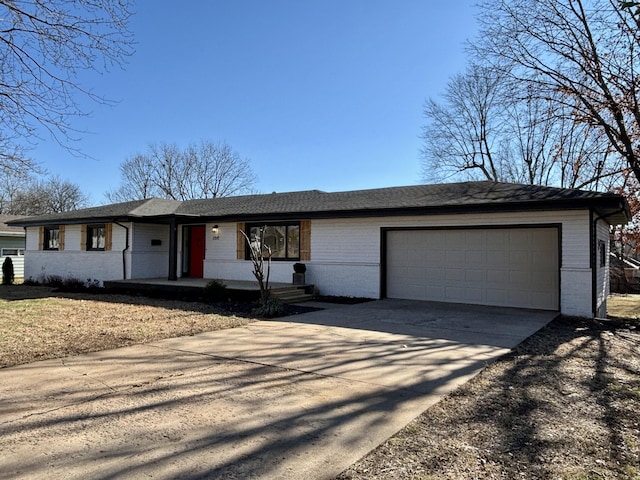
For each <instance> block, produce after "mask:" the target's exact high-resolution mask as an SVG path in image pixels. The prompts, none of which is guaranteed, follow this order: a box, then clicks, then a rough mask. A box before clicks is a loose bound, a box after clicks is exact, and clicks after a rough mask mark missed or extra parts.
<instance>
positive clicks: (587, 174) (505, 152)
mask: <svg viewBox="0 0 640 480" xmlns="http://www.w3.org/2000/svg"><path fill="white" fill-rule="evenodd" d="M507 72H508V69H506V67H505V66H504V65H502V66H501V67H500V68H495V67H491V66H482V67H479V66H474V65H472V66H471V67H469V69H468V70H467V72H466V73H465V74H464V75H456V76H454V77H452V79H451V80H450V81H449V83H448V86H447V90H446V93H445V95H444V101H443V102H442V103H437V102H435V101H434V100H429V101H428V102H427V104H426V105H425V111H424V114H425V118H426V119H427V123H426V125H425V127H424V130H423V140H424V148H423V151H422V154H423V163H422V175H423V177H424V179H425V180H427V181H432V180H440V179H442V178H449V177H454V178H462V179H485V180H493V181H510V182H518V183H528V184H539V185H558V186H562V187H569V188H581V187H585V186H590V187H591V188H598V187H600V188H602V187H603V185H601V184H602V183H607V180H612V179H613V178H614V177H615V175H617V174H619V173H620V171H621V169H622V165H621V162H619V161H618V160H619V158H620V157H619V156H617V155H610V153H611V152H610V150H611V147H610V146H609V144H608V142H607V140H606V138H605V137H604V135H603V134H602V133H601V132H600V131H599V130H594V129H593V128H592V127H591V126H589V125H586V124H584V123H581V122H577V121H576V119H575V118H574V117H573V111H574V109H573V108H569V107H567V106H566V103H567V101H566V99H565V100H564V101H560V100H559V99H558V98H556V97H557V96H560V95H562V94H560V93H555V94H554V96H549V95H547V96H544V97H541V96H539V95H537V90H536V86H535V84H533V83H531V82H527V81H524V80H514V79H513V77H511V76H510V75H508V74H507ZM607 185H608V183H607Z"/></svg>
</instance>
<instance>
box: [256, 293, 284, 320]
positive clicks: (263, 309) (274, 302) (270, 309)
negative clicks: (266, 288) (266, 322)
mask: <svg viewBox="0 0 640 480" xmlns="http://www.w3.org/2000/svg"><path fill="white" fill-rule="evenodd" d="M251 313H252V314H253V315H255V316H257V317H262V318H273V317H281V316H282V315H283V314H284V304H283V303H282V301H281V300H278V299H277V298H269V299H267V301H266V302H264V303H263V304H261V305H260V306H259V307H257V308H254V309H253V310H252V312H251Z"/></svg>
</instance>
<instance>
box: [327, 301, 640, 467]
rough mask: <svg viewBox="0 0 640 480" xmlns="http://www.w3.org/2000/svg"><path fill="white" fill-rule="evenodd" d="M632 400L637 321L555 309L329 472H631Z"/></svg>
mask: <svg viewBox="0 0 640 480" xmlns="http://www.w3.org/2000/svg"><path fill="white" fill-rule="evenodd" d="M638 298H640V297H637V298H636V299H635V301H636V302H638ZM613 303H614V304H615V303H616V302H615V301H614V302H613ZM635 305H636V307H634V306H633V305H631V306H630V308H637V305H638V303H636V304H635ZM616 308H617V307H616ZM638 405H640V333H639V331H638V321H637V320H635V321H634V320H631V321H621V320H619V319H618V321H615V322H591V321H578V320H574V319H569V318H559V319H557V320H555V321H554V322H552V323H551V324H549V325H548V326H547V327H545V328H544V329H542V330H541V331H540V332H538V333H537V334H535V335H534V336H532V337H530V338H529V339H528V340H526V341H525V342H523V343H522V344H520V345H519V346H518V347H517V348H516V349H515V350H514V351H512V352H511V353H510V354H508V355H506V356H505V357H503V358H502V359H501V360H499V361H498V362H496V363H494V364H493V365H491V366H489V367H487V368H486V369H485V370H483V371H482V372H481V373H480V374H479V375H478V376H476V377H475V378H474V379H472V380H471V381H470V382H468V383H467V384H465V385H463V386H462V387H461V388H459V389H457V390H456V391H455V392H453V393H451V394H450V395H448V396H446V397H445V398H444V399H443V400H442V401H440V402H439V403H438V404H436V405H435V406H433V407H432V408H430V409H429V410H427V411H425V412H424V413H423V414H422V415H420V416H419V417H418V418H416V419H415V420H414V421H413V422H411V423H410V424H409V425H408V426H407V427H405V428H404V429H403V430H401V431H400V432H398V433H397V434H396V435H394V436H393V437H391V438H390V439H389V440H388V441H387V442H385V443H384V444H382V445H380V446H379V447H378V448H376V449H375V450H373V451H372V452H371V453H370V454H369V455H367V456H366V457H364V458H362V459H361V460H360V461H359V462H358V463H356V464H354V465H353V466H352V467H350V468H349V469H348V470H346V471H345V472H343V473H342V474H341V475H340V476H339V477H338V478H339V479H340V480H347V479H350V480H356V479H357V480H361V479H370V478H376V479H405V478H406V479H409V478H411V479H421V480H428V479H434V480H435V479H514V478H523V479H541V480H542V479H545V480H546V479H558V480H596V479H597V480H601V479H640V409H639V408H638Z"/></svg>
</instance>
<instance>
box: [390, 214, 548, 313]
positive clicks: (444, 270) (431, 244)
mask: <svg viewBox="0 0 640 480" xmlns="http://www.w3.org/2000/svg"><path fill="white" fill-rule="evenodd" d="M559 241H560V235H559V227H557V226H541V227H540V226H534V227H504V228H497V227H491V228H486V227H475V228H448V229H406V230H388V231H387V232H386V241H385V247H384V250H385V251H384V253H385V257H384V259H385V267H386V268H385V270H386V275H385V277H386V296H387V297H389V298H402V299H412V300H429V301H438V302H455V303H467V304H480V305H496V306H505V307H518V308H534V309H542V310H559V307H560V306H559V298H560V258H559V257H560V253H559V252H560V244H559Z"/></svg>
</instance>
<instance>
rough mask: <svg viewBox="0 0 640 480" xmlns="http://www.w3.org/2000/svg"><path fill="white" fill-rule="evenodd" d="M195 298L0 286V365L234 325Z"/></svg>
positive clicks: (230, 317) (224, 314) (232, 320)
mask: <svg viewBox="0 0 640 480" xmlns="http://www.w3.org/2000/svg"><path fill="white" fill-rule="evenodd" d="M250 321H251V319H247V318H242V317H238V316H235V315H233V314H229V313H227V312H225V311H223V310H221V309H220V308H217V307H215V306H212V305H207V304H203V303H198V302H181V301H175V300H161V299H152V298H145V297H136V296H128V295H104V294H88V293H59V292H55V291H54V290H53V289H51V288H48V287H34V286H26V285H10V286H7V285H0V367H8V366H11V365H18V364H21V363H28V362H33V361H35V360H43V359H47V358H58V357H64V356H68V355H76V354H78V353H83V352H92V351H98V350H105V349H109V348H116V347H122V346H126V345H133V344H138V343H146V342H151V341H154V340H159V339H162V338H170V337H177V336H182V335H194V334H196V333H200V332H206V331H210V330H219V329H222V328H231V327H237V326H239V325H244V324H246V323H248V322H250Z"/></svg>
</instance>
